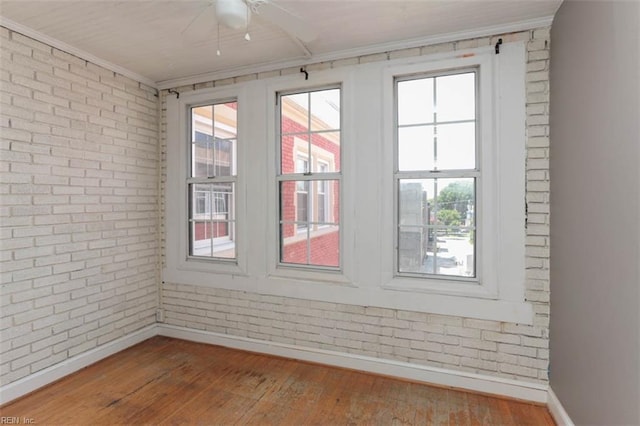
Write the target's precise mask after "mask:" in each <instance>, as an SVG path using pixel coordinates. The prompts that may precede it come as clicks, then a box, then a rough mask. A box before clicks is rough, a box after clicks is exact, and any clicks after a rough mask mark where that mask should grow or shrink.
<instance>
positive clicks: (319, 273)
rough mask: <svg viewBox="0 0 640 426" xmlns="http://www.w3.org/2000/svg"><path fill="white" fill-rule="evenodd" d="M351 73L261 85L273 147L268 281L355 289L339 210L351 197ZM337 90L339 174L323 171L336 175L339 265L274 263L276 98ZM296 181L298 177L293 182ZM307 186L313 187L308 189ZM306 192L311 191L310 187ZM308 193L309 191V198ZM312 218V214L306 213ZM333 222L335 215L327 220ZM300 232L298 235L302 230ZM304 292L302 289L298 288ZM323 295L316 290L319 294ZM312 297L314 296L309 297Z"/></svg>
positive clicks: (347, 232) (345, 223)
mask: <svg viewBox="0 0 640 426" xmlns="http://www.w3.org/2000/svg"><path fill="white" fill-rule="evenodd" d="M353 79H354V75H353V70H347V69H340V70H330V71H326V72H323V73H318V74H317V75H316V76H315V78H314V79H313V81H306V80H301V79H300V78H299V77H298V76H290V77H286V78H280V79H275V80H274V81H272V82H271V83H270V84H268V85H267V97H268V102H267V104H268V105H269V106H270V107H269V110H268V113H267V129H268V134H269V137H270V143H271V146H272V147H274V149H269V156H270V158H269V165H270V166H271V167H270V169H269V176H270V178H271V179H272V181H273V182H274V184H273V185H271V187H270V191H269V200H270V204H269V209H268V214H269V215H270V223H272V224H273V225H272V226H270V227H269V232H268V234H267V239H268V241H269V245H268V259H269V262H268V271H267V274H268V277H269V279H270V280H271V281H272V282H278V281H280V280H281V279H285V280H291V279H294V280H297V281H298V282H299V283H300V285H302V286H305V285H306V284H312V285H313V286H314V287H315V286H316V285H317V284H320V283H331V284H333V285H338V286H343V287H355V285H354V284H353V280H352V279H351V276H352V271H353V251H352V249H351V247H350V246H348V245H347V244H346V243H345V242H346V241H353V239H354V238H355V236H354V234H353V231H354V229H353V227H352V223H351V222H350V221H349V220H345V218H346V215H345V214H344V211H346V210H350V209H351V208H352V207H351V206H352V205H353V203H352V200H351V198H350V197H349V195H350V194H352V193H353V186H352V185H353V179H352V163H351V161H352V155H353V154H352V150H353V148H352V147H350V146H349V142H346V141H350V140H351V139H350V135H351V134H352V132H353V110H352V103H351V102H350V101H349V98H350V97H352V96H353ZM338 87H339V88H340V93H341V104H340V113H341V122H340V172H336V173H328V176H326V178H327V179H333V177H332V175H340V176H341V179H340V185H341V188H340V189H341V192H340V200H339V203H340V207H339V211H340V215H339V220H338V223H339V226H340V266H339V268H333V267H322V266H316V265H297V264H291V263H283V262H281V261H280V248H279V245H280V241H279V238H280V231H279V227H280V223H279V221H280V218H279V215H280V206H279V205H278V192H279V188H278V185H280V180H279V176H280V155H281V154H280V143H281V141H280V138H279V134H278V132H279V127H280V125H279V120H280V105H279V104H278V97H279V95H280V94H284V95H286V94H288V93H295V92H298V91H300V92H304V91H314V90H322V89H325V88H326V89H330V88H338ZM309 155H310V156H309V167H313V165H312V163H311V162H312V161H314V159H313V155H314V152H313V147H312V152H310V153H309ZM296 179H298V178H296ZM309 179H310V180H311V181H312V182H313V181H315V180H317V175H312V176H299V180H309ZM310 186H313V185H310ZM310 189H311V188H310ZM312 192H313V191H310V194H309V195H310V196H311V193H312ZM309 214H312V215H313V213H312V212H309ZM332 219H333V220H335V219H336V218H335V217H332ZM306 231H307V230H306V229H305V230H303V231H302V232H306ZM317 290H318V288H314V289H313V290H311V291H310V293H311V294H318V293H317ZM302 291H303V292H304V290H302ZM320 292H321V293H323V291H322V290H320ZM315 297H318V296H315Z"/></svg>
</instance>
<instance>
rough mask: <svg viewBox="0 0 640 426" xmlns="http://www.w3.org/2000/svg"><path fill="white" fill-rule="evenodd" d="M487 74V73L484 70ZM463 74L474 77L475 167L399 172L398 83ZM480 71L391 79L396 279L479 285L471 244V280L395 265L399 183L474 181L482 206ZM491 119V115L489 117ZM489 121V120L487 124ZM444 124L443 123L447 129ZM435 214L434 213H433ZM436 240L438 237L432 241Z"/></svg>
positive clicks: (478, 231) (476, 253)
mask: <svg viewBox="0 0 640 426" xmlns="http://www.w3.org/2000/svg"><path fill="white" fill-rule="evenodd" d="M485 71H486V70H485ZM466 73H474V78H475V84H474V87H475V93H474V96H475V117H474V119H473V121H474V126H475V128H476V132H475V133H476V135H475V141H474V147H473V149H474V151H475V152H474V158H475V161H476V164H475V167H474V168H473V169H462V170H447V169H445V170H441V169H438V170H426V169H423V170H411V171H400V170H399V168H398V165H399V139H398V136H399V125H398V122H397V120H398V118H399V117H398V99H397V91H398V83H400V82H402V81H409V80H419V79H425V78H434V79H435V78H438V77H446V76H451V75H458V74H466ZM479 74H480V73H479V70H478V69H477V68H475V67H473V68H456V69H447V70H445V71H440V72H425V73H419V74H417V75H416V74H413V73H412V74H410V75H400V76H395V77H394V114H393V116H394V123H393V126H394V138H393V139H394V140H393V145H394V150H393V158H394V171H393V173H394V185H393V189H394V194H393V200H394V206H395V208H394V229H395V232H394V241H393V246H394V247H395V250H396V253H395V255H394V266H393V268H394V269H393V273H394V276H396V277H406V278H416V279H418V280H424V279H428V280H445V281H451V282H454V283H455V282H465V283H479V282H480V276H481V275H482V271H481V267H479V266H481V264H482V262H479V261H478V260H479V259H482V258H483V254H482V253H480V252H479V251H478V250H477V246H476V244H475V243H474V270H475V274H474V276H473V277H464V276H459V275H445V274H436V273H435V272H434V273H412V272H401V271H400V267H399V264H398V261H399V259H400V256H399V250H400V241H399V238H400V234H399V227H400V218H399V214H400V198H399V197H400V193H399V189H400V188H399V185H400V182H401V181H402V180H407V179H411V180H414V179H415V180H418V179H420V180H426V179H464V178H471V179H473V180H474V183H475V185H474V205H475V206H478V205H481V204H482V197H481V193H482V191H481V188H482V184H481V182H482V174H483V170H482V168H481V166H480V164H481V163H482V161H481V159H482V148H483V147H482V137H481V133H480V130H481V129H482V128H483V127H486V126H487V125H488V123H487V122H486V121H485V123H484V126H482V125H481V122H482V121H483V120H481V118H482V116H483V115H486V113H483V111H482V108H480V107H479V105H480V97H479V96H478V94H479V92H480V91H479V90H478V86H479V84H478V83H479V81H480V78H479ZM486 89H487V87H485V90H486ZM489 117H490V114H489ZM487 121H488V120H487ZM446 124H447V123H445V125H446ZM434 125H435V126H437V125H442V123H441V122H440V123H438V122H436V123H434ZM482 136H486V134H483V135H482ZM481 211H482V210H481V209H476V218H475V225H474V234H475V239H476V240H480V239H482V229H479V227H478V226H477V223H478V222H479V217H482V216H481ZM436 214H437V212H436ZM430 229H432V230H433V231H434V232H435V231H436V229H435V227H430ZM435 238H436V239H437V236H436V237H435Z"/></svg>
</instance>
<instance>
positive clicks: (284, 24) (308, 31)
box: [256, 1, 318, 43]
mask: <svg viewBox="0 0 640 426" xmlns="http://www.w3.org/2000/svg"><path fill="white" fill-rule="evenodd" d="M256 14H257V15H258V16H259V17H260V18H263V19H264V20H266V21H269V22H271V23H272V24H275V25H277V26H279V27H280V28H282V30H284V31H285V32H287V33H289V34H290V35H292V36H294V37H296V38H298V39H300V41H302V42H304V43H309V42H311V41H314V40H315V39H316V38H317V37H318V32H317V31H316V30H315V28H313V26H312V25H311V24H309V23H308V22H305V21H304V20H303V19H302V18H300V17H298V16H296V15H294V14H293V13H291V12H289V11H288V10H286V9H284V8H283V7H281V6H278V5H277V4H275V3H272V2H270V1H269V2H266V3H264V4H262V5H260V6H259V7H258V8H257V11H256Z"/></svg>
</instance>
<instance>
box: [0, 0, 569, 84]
mask: <svg viewBox="0 0 640 426" xmlns="http://www.w3.org/2000/svg"><path fill="white" fill-rule="evenodd" d="M212 1H213V0H154V1H151V0H128V1H110V0H83V1H69V0H46V1H31V0H0V17H1V18H2V21H0V23H2V24H3V25H4V26H6V27H9V28H12V29H14V30H16V31H20V30H22V31H21V32H23V33H28V34H26V35H30V36H38V37H39V38H40V39H43V41H48V42H50V44H52V45H54V46H56V47H60V45H62V46H63V47H67V48H68V49H67V50H68V51H69V50H71V53H75V54H78V52H80V53H82V54H85V53H86V54H88V57H87V55H84V56H85V58H86V59H92V58H98V59H100V60H101V61H102V62H103V63H107V64H114V65H115V66H116V67H119V68H120V69H125V70H127V71H129V75H132V74H133V75H134V76H139V77H141V79H142V80H143V81H145V82H152V83H154V85H156V86H163V85H164V86H167V85H168V84H171V83H173V82H177V81H186V80H190V81H194V82H195V81H197V80H198V76H204V75H211V74H216V73H217V74H220V73H225V72H226V73H230V72H236V73H237V72H239V71H240V70H248V69H250V68H249V67H251V68H252V69H260V70H266V69H269V68H270V67H271V69H275V68H276V66H278V67H281V66H282V65H283V64H289V65H293V64H303V63H311V62H317V61H321V60H329V59H335V58H338V57H347V56H349V55H351V56H353V54H354V52H357V53H355V54H361V53H363V52H368V53H374V52H380V51H385V50H388V49H389V48H390V47H393V48H399V47H403V46H407V47H410V46H412V45H418V44H417V43H419V42H421V43H423V44H424V42H425V41H428V40H432V41H433V40H435V41H438V40H440V39H442V40H444V39H446V36H447V35H449V36H453V35H457V36H460V35H464V34H468V35H470V36H473V35H482V34H490V33H491V32H490V31H491V30H496V29H497V30H498V31H502V30H504V29H507V30H508V29H512V30H513V31H516V30H519V29H523V28H526V27H527V25H529V27H531V26H533V25H535V23H536V22H538V21H540V22H543V20H547V24H548V23H549V22H550V20H549V19H550V17H552V16H553V15H554V13H555V12H556V10H557V9H558V7H559V6H560V3H561V1H562V0H500V1H494V0H474V1H471V0H469V1H461V0H446V1H438V0H419V1H400V0H387V1H376V0H343V1H327V0H271V1H273V2H275V3H276V4H277V5H278V6H280V7H282V8H284V9H286V10H287V11H289V12H290V13H292V14H294V15H297V16H298V17H299V18H300V19H302V21H303V22H305V25H308V26H310V28H312V29H314V30H315V31H316V32H317V34H318V36H317V38H316V39H315V40H313V41H310V42H308V43H302V42H301V41H300V40H298V39H296V38H295V37H292V36H291V35H289V34H287V33H286V32H285V31H283V30H282V29H281V28H280V27H278V26H276V25H275V24H273V23H271V22H269V21H268V20H267V19H265V18H264V17H260V15H259V14H258V15H253V16H252V19H251V23H250V26H249V32H250V34H251V41H246V40H244V34H245V31H244V29H241V30H231V29H229V28H226V27H221V29H220V40H219V45H218V37H217V32H216V30H215V28H216V25H215V24H213V25H210V26H206V27H205V26H203V27H202V29H199V28H196V30H198V33H199V34H198V37H196V38H195V39H194V37H193V34H192V33H193V32H194V31H193V30H194V28H193V27H190V23H191V22H192V21H193V20H194V18H196V17H197V16H199V14H200V13H201V12H203V10H205V9H207V7H209V9H208V10H209V11H210V12H212V11H213V10H214V9H213V8H212V6H211V3H212ZM258 12H259V9H258ZM206 13H209V12H206ZM211 16H215V15H214V14H213V12H212V13H211ZM202 22H203V20H202V19H199V20H196V21H195V23H196V24H198V25H203V24H202ZM519 26H520V27H522V28H520V27H519ZM188 28H191V29H189V30H187V29H188ZM185 30H187V31H185ZM208 30H211V31H208ZM187 35H189V36H187ZM56 43H58V44H57V45H56ZM218 47H219V49H220V51H221V55H220V56H217V55H216V50H217V49H218Z"/></svg>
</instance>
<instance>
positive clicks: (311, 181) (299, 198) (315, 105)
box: [277, 87, 341, 269]
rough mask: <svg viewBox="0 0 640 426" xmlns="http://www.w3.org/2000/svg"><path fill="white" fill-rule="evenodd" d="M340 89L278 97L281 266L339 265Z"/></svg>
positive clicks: (333, 88) (334, 88)
mask: <svg viewBox="0 0 640 426" xmlns="http://www.w3.org/2000/svg"><path fill="white" fill-rule="evenodd" d="M340 92H341V90H340V88H339V87H328V88H321V89H316V90H308V91H297V92H281V93H278V95H277V97H278V105H279V111H278V112H279V131H278V145H279V173H278V175H277V181H278V197H279V221H278V222H279V264H280V265H288V266H306V267H313V268H322V269H338V268H340V266H341V265H340V258H341V256H340V239H341V237H340V236H341V232H340V184H341V173H340V152H341V147H340V145H341V144H340V136H341V131H340V126H341V114H340Z"/></svg>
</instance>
